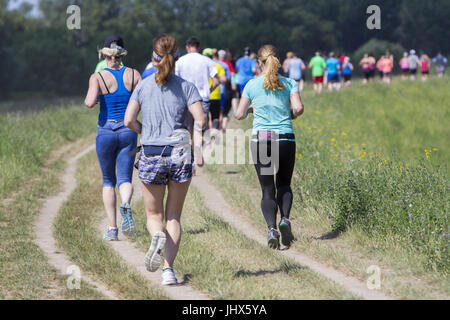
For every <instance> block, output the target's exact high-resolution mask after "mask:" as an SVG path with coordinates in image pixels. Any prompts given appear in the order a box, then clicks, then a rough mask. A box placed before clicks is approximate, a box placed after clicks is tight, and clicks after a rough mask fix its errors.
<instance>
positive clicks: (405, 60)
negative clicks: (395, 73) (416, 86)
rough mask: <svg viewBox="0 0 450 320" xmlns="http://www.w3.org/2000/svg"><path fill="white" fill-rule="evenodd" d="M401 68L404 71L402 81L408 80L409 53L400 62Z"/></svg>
mask: <svg viewBox="0 0 450 320" xmlns="http://www.w3.org/2000/svg"><path fill="white" fill-rule="evenodd" d="M399 65H400V68H401V69H402V80H408V76H409V62H408V52H405V53H404V54H403V58H401V60H400V62H399Z"/></svg>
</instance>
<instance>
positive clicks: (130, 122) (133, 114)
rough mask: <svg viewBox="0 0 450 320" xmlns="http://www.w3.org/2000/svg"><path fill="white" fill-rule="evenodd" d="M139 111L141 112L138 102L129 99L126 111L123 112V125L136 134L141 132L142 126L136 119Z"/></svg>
mask: <svg viewBox="0 0 450 320" xmlns="http://www.w3.org/2000/svg"><path fill="white" fill-rule="evenodd" d="M139 111H141V106H140V104H139V102H137V101H136V100H133V99H130V102H128V106H127V111H126V112H125V119H124V124H125V126H126V127H127V128H129V129H131V130H133V131H134V132H136V133H137V134H140V133H141V132H142V124H141V123H140V122H139V121H138V119H137V117H138V114H139Z"/></svg>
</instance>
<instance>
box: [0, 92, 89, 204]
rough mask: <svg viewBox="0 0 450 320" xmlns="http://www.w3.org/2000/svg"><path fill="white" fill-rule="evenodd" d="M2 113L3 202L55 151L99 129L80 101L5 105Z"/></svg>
mask: <svg viewBox="0 0 450 320" xmlns="http://www.w3.org/2000/svg"><path fill="white" fill-rule="evenodd" d="M0 112H1V113H2V117H1V118H0V137H1V142H0V199H2V198H4V197H5V196H8V195H9V194H10V193H11V192H12V191H13V190H17V189H18V188H20V186H22V185H24V184H26V183H27V182H29V181H31V180H32V179H33V177H34V176H36V175H37V174H38V173H39V172H40V170H41V168H42V167H43V166H44V162H45V160H47V159H48V158H49V153H50V152H51V151H52V150H54V149H57V148H60V147H63V146H64V145H65V144H67V143H70V142H73V141H75V140H77V139H79V138H82V137H84V136H87V135H89V134H92V133H93V132H95V128H96V124H95V123H96V117H97V116H96V113H95V112H89V111H88V110H86V109H85V108H83V107H82V106H81V105H80V99H79V98H78V99H75V98H70V99H53V100H50V101H47V105H45V99H44V100H42V99H37V100H32V101H30V100H26V101H18V102H17V103H13V102H4V103H2V104H0Z"/></svg>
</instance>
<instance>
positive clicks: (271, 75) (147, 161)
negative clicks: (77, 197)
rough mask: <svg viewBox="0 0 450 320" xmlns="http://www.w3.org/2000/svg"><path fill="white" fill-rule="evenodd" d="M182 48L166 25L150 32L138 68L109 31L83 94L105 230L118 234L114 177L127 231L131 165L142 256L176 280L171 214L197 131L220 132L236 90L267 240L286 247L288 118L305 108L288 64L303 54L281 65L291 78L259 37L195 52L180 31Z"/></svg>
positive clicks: (194, 157)
mask: <svg viewBox="0 0 450 320" xmlns="http://www.w3.org/2000/svg"><path fill="white" fill-rule="evenodd" d="M185 49H186V52H187V54H186V55H184V56H181V55H180V51H179V48H178V45H177V42H176V40H175V38H174V37H172V36H170V35H161V36H159V37H157V38H155V39H154V41H153V52H152V56H151V57H152V61H151V63H150V64H149V65H148V67H147V68H146V70H145V71H144V72H143V74H142V76H141V74H140V73H139V72H138V71H137V70H134V69H132V68H128V67H126V66H125V65H124V64H123V58H124V57H125V56H126V55H127V51H126V50H125V47H124V42H123V40H122V39H121V38H120V37H118V36H109V37H108V38H107V39H106V40H105V43H104V46H103V48H102V49H101V50H100V54H101V56H102V57H103V58H104V62H101V63H102V64H103V65H100V66H98V69H97V70H96V72H95V73H94V74H92V75H91V77H90V80H89V89H88V93H87V95H86V99H85V104H86V106H87V107H89V108H93V107H94V106H95V105H96V104H97V103H99V104H100V114H99V119H98V125H97V137H96V149H97V155H98V160H99V164H100V168H101V171H102V176H103V202H104V206H105V211H106V213H107V216H108V220H109V227H108V229H107V230H106V233H105V235H104V239H105V240H107V241H117V240H118V231H119V228H118V226H117V221H116V194H115V187H116V186H118V188H119V193H120V197H121V205H120V213H121V215H122V225H121V228H122V233H123V234H124V235H126V236H131V235H133V234H134V232H135V222H134V218H133V214H132V211H131V206H130V203H131V198H132V194H133V186H132V172H133V167H136V169H137V170H138V173H139V179H140V181H141V186H142V193H143V198H144V203H145V211H146V215H147V230H148V232H149V234H150V235H151V238H152V241H151V245H150V248H149V250H148V252H147V254H146V256H145V261H144V263H145V266H146V268H147V270H149V271H152V272H153V271H156V270H158V269H159V267H160V266H161V264H163V265H164V266H163V272H162V284H163V285H176V284H178V280H177V278H176V276H175V273H174V270H173V264H174V261H175V258H176V255H177V252H178V248H179V245H180V240H181V225H180V217H181V212H182V209H183V205H184V201H185V198H186V195H187V192H188V189H189V185H190V182H191V179H192V177H193V175H194V171H195V166H198V167H201V166H203V165H204V159H203V154H202V146H203V144H204V143H206V144H207V143H208V139H204V137H207V136H208V133H209V132H211V131H212V130H215V131H221V132H225V130H226V126H227V122H228V114H229V112H230V110H231V108H232V101H233V99H236V98H238V97H239V98H240V101H239V105H238V106H236V108H235V109H236V111H235V117H236V119H238V120H240V119H244V118H245V117H246V116H247V115H248V113H253V114H254V123H253V137H252V145H251V151H252V156H253V160H254V163H255V169H256V173H257V176H258V179H259V182H260V185H261V190H262V200H261V210H262V213H263V216H264V218H265V220H266V222H267V226H268V233H267V243H268V245H269V246H270V247H271V248H274V249H278V248H279V247H280V242H281V243H282V244H283V245H285V246H287V247H289V246H290V245H291V243H292V241H293V240H294V236H293V234H292V231H291V223H290V220H289V216H290V211H291V207H292V201H293V194H292V190H291V186H290V185H291V179H292V175H293V170H294V165H295V153H296V143H295V135H294V131H293V126H292V119H295V118H297V117H299V116H300V115H301V114H302V113H303V111H304V107H303V104H302V101H301V99H300V85H301V84H300V81H301V78H302V77H301V73H300V74H298V72H297V73H296V71H295V70H294V68H295V66H300V68H303V67H304V64H303V63H302V62H299V61H297V60H296V57H295V55H294V56H293V60H292V61H291V64H290V69H291V70H292V74H291V75H292V76H295V79H290V78H289V77H285V76H283V75H281V74H279V73H278V70H279V69H280V68H281V64H280V59H279V57H278V53H277V49H276V48H275V47H273V46H271V45H265V46H263V47H262V48H261V49H260V50H259V52H258V56H257V57H256V56H255V55H254V54H252V53H251V52H250V49H249V48H246V49H245V50H244V55H243V56H242V57H240V58H238V59H232V56H231V53H230V52H229V50H215V49H210V48H207V49H204V50H203V51H202V52H201V53H200V41H199V40H198V39H197V38H194V37H191V38H189V39H188V40H187V41H186V46H185ZM235 101H236V102H237V100H235ZM139 113H141V114H142V120H141V121H139V120H138V115H139ZM208 127H211V128H209V129H211V130H208ZM138 134H140V145H141V147H140V149H139V148H137V139H138ZM204 140H206V141H204ZM136 150H138V151H137V152H138V157H137V161H135V160H136V159H135V154H136ZM261 150H263V151H265V152H261ZM266 157H269V158H270V159H271V160H272V163H268V162H267V159H266ZM273 157H276V160H273ZM272 166H274V167H272ZM166 192H167V198H166V201H165V204H164V199H165V196H166ZM278 210H279V211H280V214H281V218H280V220H279V223H278V224H277V212H278ZM163 250H164V259H163V258H162V251H163Z"/></svg>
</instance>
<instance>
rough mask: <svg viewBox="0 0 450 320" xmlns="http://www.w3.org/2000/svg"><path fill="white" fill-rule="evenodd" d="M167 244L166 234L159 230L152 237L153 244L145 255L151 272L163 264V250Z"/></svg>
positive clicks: (147, 266) (146, 264)
mask: <svg viewBox="0 0 450 320" xmlns="http://www.w3.org/2000/svg"><path fill="white" fill-rule="evenodd" d="M165 245H166V234H165V233H164V232H157V233H155V235H154V236H153V238H152V244H151V245H150V248H149V249H148V252H147V254H146V255H145V260H144V262H145V267H146V268H147V270H148V271H150V272H155V271H156V270H158V268H159V267H160V266H161V262H162V259H161V252H162V250H163V249H164V246H165Z"/></svg>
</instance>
